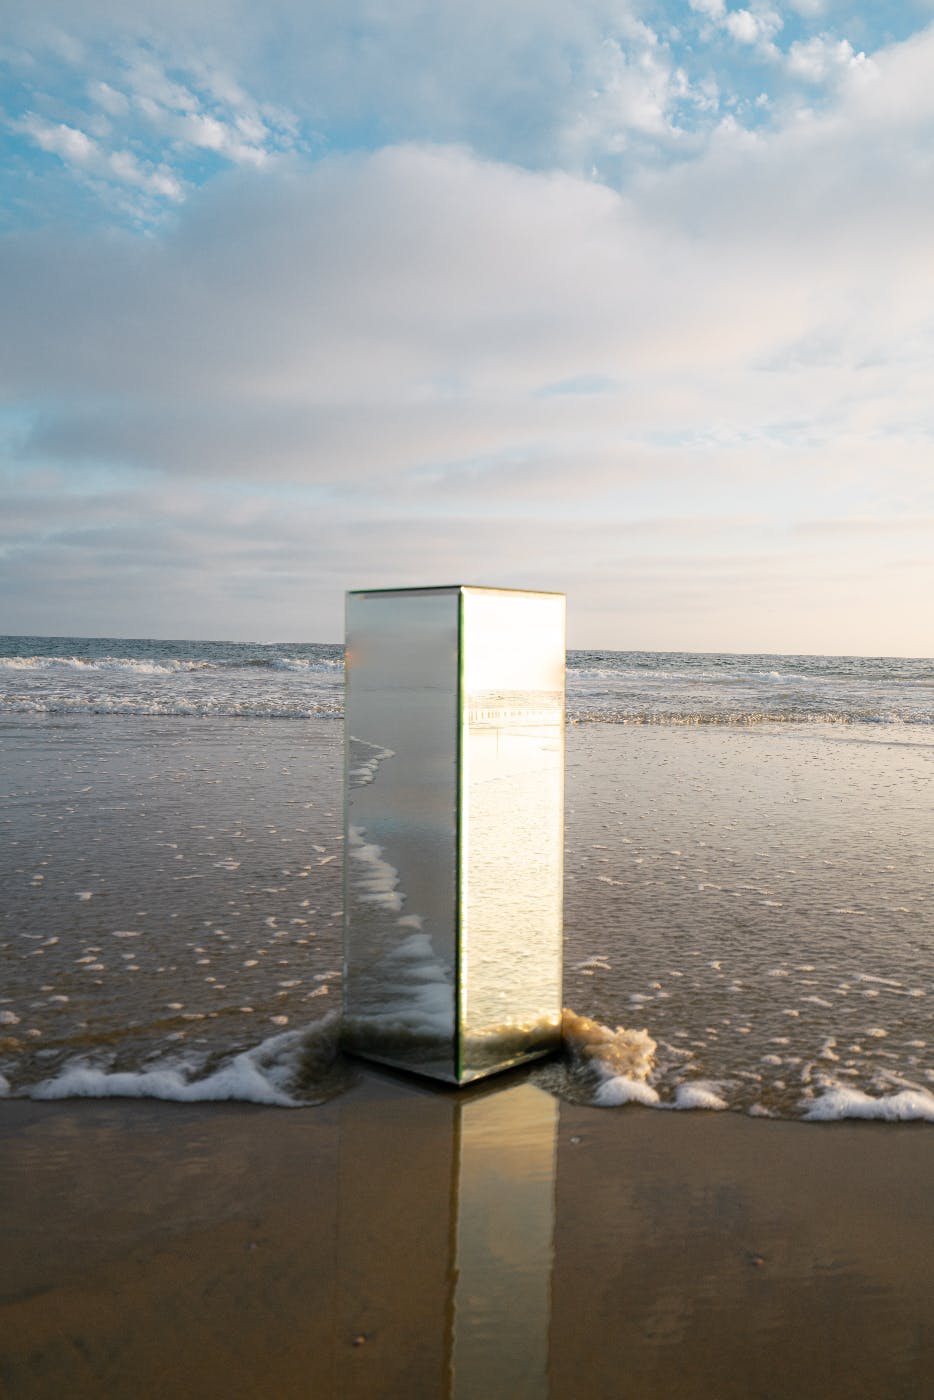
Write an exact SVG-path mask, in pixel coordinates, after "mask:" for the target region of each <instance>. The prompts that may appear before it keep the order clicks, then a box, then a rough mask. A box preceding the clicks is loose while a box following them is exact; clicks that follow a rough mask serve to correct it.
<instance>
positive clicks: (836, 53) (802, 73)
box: [786, 34, 868, 83]
mask: <svg viewBox="0 0 934 1400" xmlns="http://www.w3.org/2000/svg"><path fill="white" fill-rule="evenodd" d="M867 62H868V60H867V58H866V55H865V54H864V53H856V52H855V50H854V48H853V45H852V44H851V43H850V42H849V40H848V39H835V38H833V37H832V36H831V35H829V34H817V35H815V36H814V37H813V38H811V39H807V40H802V39H798V40H796V41H795V42H794V43H793V44H792V45H791V48H790V49H789V50H788V57H787V61H786V63H787V69H788V72H789V73H791V74H792V76H793V77H796V78H802V79H804V81H805V82H809V83H825V82H826V81H827V80H828V78H831V77H834V76H837V75H838V74H841V73H846V72H848V71H849V70H851V69H853V68H858V67H860V65H862V64H865V63H867Z"/></svg>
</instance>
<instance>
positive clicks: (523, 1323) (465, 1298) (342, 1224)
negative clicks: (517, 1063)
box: [337, 1078, 558, 1400]
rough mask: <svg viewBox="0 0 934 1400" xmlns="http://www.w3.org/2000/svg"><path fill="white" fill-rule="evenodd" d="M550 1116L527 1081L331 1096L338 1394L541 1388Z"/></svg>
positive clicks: (459, 1396) (552, 1141)
mask: <svg viewBox="0 0 934 1400" xmlns="http://www.w3.org/2000/svg"><path fill="white" fill-rule="evenodd" d="M557 1121H558V1105H557V1102H556V1101H555V1100H554V1099H553V1098H552V1097H551V1096H550V1095H549V1094H546V1093H544V1092H543V1091H542V1090H540V1089H537V1088H535V1087H534V1086H533V1085H531V1084H528V1083H522V1084H517V1085H512V1086H507V1087H506V1088H499V1089H497V1090H482V1091H479V1092H476V1091H475V1092H471V1093H470V1094H468V1095H467V1096H462V1095H458V1096H455V1095H453V1094H449V1093H444V1092H438V1091H436V1090H430V1089H421V1088H420V1087H418V1086H417V1085H416V1084H414V1083H413V1084H408V1083H400V1082H399V1081H398V1080H396V1079H392V1080H389V1079H388V1078H387V1079H386V1080H385V1081H382V1082H381V1081H380V1079H379V1078H374V1079H373V1080H371V1081H370V1084H369V1091H368V1092H367V1093H366V1094H360V1095H357V1094H354V1093H351V1094H350V1095H348V1096H347V1097H346V1098H345V1099H344V1100H343V1102H342V1104H341V1127H340V1202H339V1215H338V1239H337V1273H338V1300H339V1301H338V1327H339V1342H338V1347H337V1355H338V1358H339V1363H338V1364H339V1370H340V1375H339V1378H338V1380H339V1385H338V1393H339V1394H341V1395H342V1396H345V1397H347V1400H357V1397H359V1400H364V1398H365V1397H366V1398H367V1400H368V1398H369V1397H371V1396H374V1395H387V1396H388V1395H413V1396H414V1395H431V1396H438V1397H439V1400H468V1397H476V1396H484V1397H497V1396H503V1397H506V1396H509V1397H522V1396H529V1397H532V1396H535V1397H538V1396H541V1395H543V1394H545V1393H546V1391H547V1368H548V1343H549V1325H550V1309H551V1275H552V1262H553V1241H554V1229H555V1220H554V1202H555V1155H556V1136H557Z"/></svg>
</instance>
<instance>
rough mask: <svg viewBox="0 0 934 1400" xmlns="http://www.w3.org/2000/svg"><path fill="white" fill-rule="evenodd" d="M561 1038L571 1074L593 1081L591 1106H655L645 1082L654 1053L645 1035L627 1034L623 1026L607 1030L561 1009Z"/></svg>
mask: <svg viewBox="0 0 934 1400" xmlns="http://www.w3.org/2000/svg"><path fill="white" fill-rule="evenodd" d="M561 1034H562V1038H563V1041H564V1048H565V1052H566V1054H567V1055H568V1058H569V1059H570V1061H571V1065H572V1073H573V1072H574V1071H575V1070H576V1071H577V1073H578V1074H579V1075H581V1076H583V1077H585V1078H590V1079H591V1080H595V1081H596V1089H595V1092H594V1102H595V1103H597V1104H599V1105H600V1106H601V1107H604V1108H609V1107H615V1106H616V1105H618V1104H624V1103H641V1104H647V1105H650V1106H654V1105H655V1104H657V1103H658V1091H657V1090H656V1089H654V1088H653V1087H652V1086H651V1084H649V1083H648V1082H647V1081H648V1077H649V1075H650V1073H651V1071H652V1069H653V1068H654V1065H655V1052H656V1050H657V1049H658V1045H657V1043H656V1042H655V1041H654V1040H653V1039H652V1037H651V1036H650V1035H649V1033H648V1031H645V1030H641V1031H636V1030H627V1029H626V1027H624V1026H617V1027H616V1029H615V1030H611V1029H610V1027H609V1026H604V1025H601V1024H600V1022H599V1021H592V1020H591V1019H590V1017H588V1016H578V1015H577V1014H576V1013H575V1012H573V1011H569V1010H567V1009H565V1011H564V1012H563V1015H562V1019H561Z"/></svg>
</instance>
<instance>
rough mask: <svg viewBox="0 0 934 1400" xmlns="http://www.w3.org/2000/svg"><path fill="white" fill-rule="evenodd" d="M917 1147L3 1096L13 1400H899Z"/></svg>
mask: <svg viewBox="0 0 934 1400" xmlns="http://www.w3.org/2000/svg"><path fill="white" fill-rule="evenodd" d="M932 1180H934V1133H932V1132H931V1130H930V1128H929V1127H927V1126H925V1125H921V1124H906V1125H893V1124H872V1123H839V1124H824V1125H809V1124H803V1123H796V1122H774V1121H767V1120H753V1119H749V1118H747V1117H744V1116H741V1115H737V1114H729V1113H719V1114H697V1113H694V1114H676V1113H659V1112H652V1111H651V1110H646V1109H641V1108H637V1107H630V1108H626V1109H618V1110H605V1111H601V1110H599V1109H594V1108H589V1107H583V1106H579V1105H575V1104H568V1103H558V1101H557V1100H555V1099H554V1098H552V1097H551V1096H550V1095H548V1094H546V1093H544V1092H543V1091H542V1090H540V1089H538V1088H536V1087H534V1086H533V1085H532V1084H531V1083H529V1081H528V1079H527V1078H526V1077H525V1076H524V1075H523V1074H522V1073H517V1074H513V1075H510V1076H507V1077H503V1078H501V1079H499V1080H497V1081H495V1083H493V1084H487V1085H486V1086H485V1087H483V1088H480V1089H475V1090H469V1091H466V1092H464V1091H461V1092H460V1093H457V1092H454V1091H443V1090H434V1089H432V1088H427V1087H422V1086H420V1085H419V1084H418V1083H416V1082H414V1081H411V1080H408V1079H405V1078H403V1077H401V1076H394V1075H392V1074H388V1073H383V1072H379V1071H376V1070H370V1069H368V1068H361V1070H360V1072H359V1076H358V1079H357V1082H356V1085H355V1087H353V1088H352V1089H350V1090H349V1091H348V1092H347V1093H345V1094H344V1095H342V1096H341V1097H340V1098H337V1099H334V1100H332V1101H331V1102H329V1103H326V1104H323V1105H321V1106H319V1107H314V1108H303V1109H297V1110H293V1111H288V1110H281V1109H274V1108H260V1107H255V1106H250V1105H244V1104H217V1105H172V1104H160V1103H152V1102H146V1101H142V1102H126V1101H120V1100H105V1101H87V1102H84V1101H80V1102H69V1103H64V1104H62V1103H58V1104H39V1103H32V1102H28V1101H23V1100H17V1101H12V1100H11V1101H9V1102H5V1103H0V1240H2V1245H0V1393H2V1394H3V1395H4V1397H8V1400H27V1398H28V1400H42V1398H43V1397H53V1396H54V1397H56V1400H58V1397H60V1396H68V1397H70V1400H82V1397H94V1398H95V1400H97V1398H98V1397H100V1396H102V1395H105V1396H107V1397H108V1400H122V1397H134V1400H145V1397H149V1396H156V1395H159V1396H166V1395H171V1396H173V1397H186V1396H198V1397H202V1398H203V1400H209V1398H210V1397H214V1396H217V1397H225V1400H228V1398H229V1397H259V1396H263V1397H265V1396H276V1397H281V1398H282V1400H289V1398H290V1397H293V1396H294V1397H299V1396H301V1397H328V1396H337V1397H345V1396H346V1397H357V1396H359V1397H361V1398H362V1397H378V1396H387V1397H403V1396H404V1397H435V1396H438V1397H461V1396H464V1397H484V1400H486V1398H487V1397H493V1396H504V1397H505V1396H509V1397H516V1396H552V1397H556V1398H557V1397H572V1400H573V1397H578V1396H587V1397H588V1400H591V1398H594V1400H596V1398H598V1397H607V1400H609V1397H620V1396H623V1397H625V1396H639V1397H640V1400H652V1397H659V1400H661V1397H666V1400H668V1397H678V1400H694V1397H697V1400H701V1397H704V1400H706V1398H707V1397H709V1398H710V1400H731V1397H734V1396H735V1397H737V1400H739V1397H743V1400H750V1398H751V1397H768V1398H769V1400H775V1398H776V1397H789V1400H790V1398H791V1397H795V1400H799V1398H800V1397H802V1396H815V1397H821V1400H856V1397H864V1396H865V1397H866V1400H886V1397H892V1400H895V1397H898V1400H911V1397H918V1398H919V1400H920V1397H922V1396H927V1395H929V1394H930V1386H931V1377H932V1376H934V1251H932V1250H931V1247H930V1241H931V1239H932V1238H934V1228H932V1227H934V1193H932V1192H931V1189H930V1185H931V1181H932Z"/></svg>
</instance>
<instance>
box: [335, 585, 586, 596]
mask: <svg viewBox="0 0 934 1400" xmlns="http://www.w3.org/2000/svg"><path fill="white" fill-rule="evenodd" d="M423 593H507V594H509V595H511V596H525V597H532V598H565V597H566V596H567V595H566V594H564V593H559V592H557V591H556V590H554V589H550V588H498V587H497V586H496V585H495V584H492V585H487V584H480V583H440V584H429V585H426V586H425V587H419V586H415V587H411V588H405V587H403V588H349V589H348V590H347V594H346V596H347V597H348V598H370V597H382V596H395V597H412V596H417V595H420V594H423Z"/></svg>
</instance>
